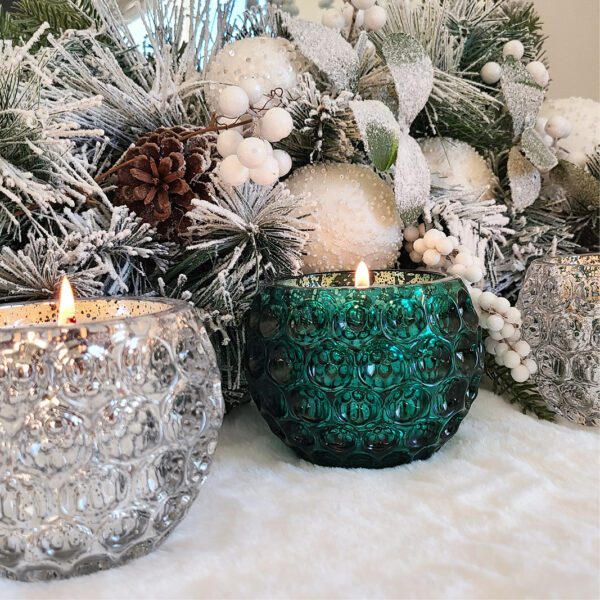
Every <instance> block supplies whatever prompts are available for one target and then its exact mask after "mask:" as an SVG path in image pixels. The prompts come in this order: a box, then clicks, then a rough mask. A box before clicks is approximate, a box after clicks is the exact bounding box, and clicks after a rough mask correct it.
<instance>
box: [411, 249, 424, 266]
mask: <svg viewBox="0 0 600 600" xmlns="http://www.w3.org/2000/svg"><path fill="white" fill-rule="evenodd" d="M409 256H410V260H412V261H413V262H414V263H415V265H418V264H419V263H420V262H421V261H422V260H423V255H422V254H420V253H419V252H417V251H416V250H413V251H412V252H411V253H410V255H409Z"/></svg>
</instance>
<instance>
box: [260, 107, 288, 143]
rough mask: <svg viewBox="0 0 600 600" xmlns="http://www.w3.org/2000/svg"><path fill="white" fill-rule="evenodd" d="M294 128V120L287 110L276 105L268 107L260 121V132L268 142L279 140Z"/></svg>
mask: <svg viewBox="0 0 600 600" xmlns="http://www.w3.org/2000/svg"><path fill="white" fill-rule="evenodd" d="M293 129H294V121H293V120H292V116H291V115H290V113H289V112H287V110H285V109H284V108H281V107H280V106H277V107H275V108H270V109H269V110H268V111H267V112H266V113H265V116H264V117H263V118H262V119H261V121H260V132H261V135H262V137H264V138H265V139H266V140H267V141H268V142H280V141H281V140H282V139H284V138H286V137H287V136H288V135H290V133H292V131H293Z"/></svg>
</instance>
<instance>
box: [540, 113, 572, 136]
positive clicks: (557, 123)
mask: <svg viewBox="0 0 600 600" xmlns="http://www.w3.org/2000/svg"><path fill="white" fill-rule="evenodd" d="M571 131H573V127H572V126H571V123H569V121H567V119H565V118H564V117H561V116H560V115H553V116H551V117H550V118H549V119H548V122H547V123H546V133H547V134H548V135H549V136H551V137H552V138H553V139H555V140H562V139H565V138H568V137H569V136H570V135H571Z"/></svg>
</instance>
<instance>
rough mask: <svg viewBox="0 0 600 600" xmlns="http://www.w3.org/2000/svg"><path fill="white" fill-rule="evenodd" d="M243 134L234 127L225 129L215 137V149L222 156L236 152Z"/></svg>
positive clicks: (225, 156)
mask: <svg viewBox="0 0 600 600" xmlns="http://www.w3.org/2000/svg"><path fill="white" fill-rule="evenodd" d="M243 139H244V138H243V136H242V134H241V133H240V132H239V131H236V130H235V129H227V130H226V131H223V132H221V133H220V134H219V137H218V138H217V151H218V152H219V154H220V155H221V156H222V157H223V158H227V157H228V156H231V155H232V154H237V150H238V147H239V145H240V144H241V143H242V140H243Z"/></svg>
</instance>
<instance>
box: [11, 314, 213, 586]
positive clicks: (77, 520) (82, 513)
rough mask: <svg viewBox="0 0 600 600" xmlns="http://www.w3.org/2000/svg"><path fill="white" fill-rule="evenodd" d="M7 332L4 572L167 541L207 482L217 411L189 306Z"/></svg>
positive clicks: (133, 553)
mask: <svg viewBox="0 0 600 600" xmlns="http://www.w3.org/2000/svg"><path fill="white" fill-rule="evenodd" d="M182 306H183V307H182V308H181V309H180V310H177V311H174V310H171V311H169V312H168V313H161V315H160V316H158V315H157V316H149V315H147V316H144V317H139V318H137V319H136V318H134V319H131V320H127V321H115V322H105V323H100V322H98V323H89V324H86V325H82V326H80V327H77V328H74V329H73V328H71V329H70V330H69V333H67V334H64V333H63V334H61V333H60V332H59V330H57V329H54V328H46V329H34V330H32V331H33V333H32V334H29V335H28V336H24V335H23V334H22V333H21V332H17V331H15V330H13V331H11V330H7V329H0V393H1V396H0V572H2V574H3V575H5V576H7V577H9V578H13V579H21V580H43V579H54V578H64V577H69V576H73V575H78V574H85V573H90V572H93V571H97V570H102V569H107V568H110V567H112V566H116V565H119V564H121V563H124V562H126V561H128V560H130V559H132V558H135V557H137V556H141V555H143V554H146V553H148V552H150V551H151V550H153V549H154V548H155V547H156V546H157V545H158V544H160V543H161V542H162V541H163V540H164V539H165V537H166V536H167V535H168V534H169V533H170V532H171V531H172V530H173V528H174V527H175V526H176V525H177V524H178V523H179V522H180V521H181V519H182V518H183V517H184V516H185V514H186V513H187V511H188V509H189V507H190V505H191V503H192V502H193V501H194V499H195V497H196V495H197V494H198V491H199V487H200V484H201V483H202V482H203V481H204V479H205V478H206V476H207V473H208V470H209V467H210V464H211V461H212V455H213V453H214V451H215V447H216V443H217V433H218V430H219V428H220V426H221V423H222V419H223V400H222V396H221V387H220V376H219V372H218V369H217V366H216V358H215V355H214V351H213V349H212V346H211V345H210V342H209V339H208V336H207V334H206V331H205V330H204V328H203V327H202V326H201V324H200V323H199V321H198V318H197V316H196V313H195V311H193V309H191V308H190V307H187V306H185V305H182Z"/></svg>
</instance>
